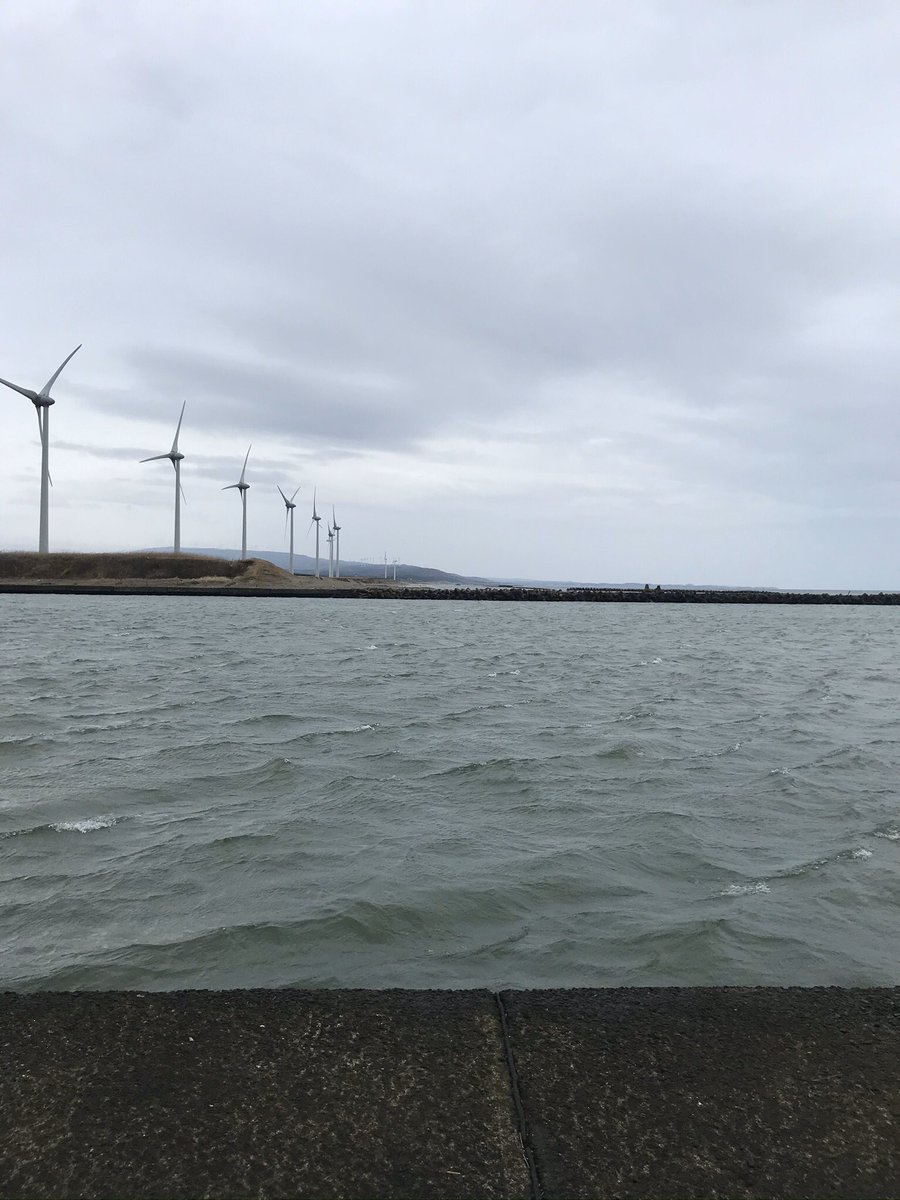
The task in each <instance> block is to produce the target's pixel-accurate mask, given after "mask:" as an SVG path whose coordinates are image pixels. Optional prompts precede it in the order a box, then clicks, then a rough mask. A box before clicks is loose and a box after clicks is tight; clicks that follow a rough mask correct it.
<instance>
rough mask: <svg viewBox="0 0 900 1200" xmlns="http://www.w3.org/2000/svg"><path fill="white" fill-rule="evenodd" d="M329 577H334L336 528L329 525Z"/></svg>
mask: <svg viewBox="0 0 900 1200" xmlns="http://www.w3.org/2000/svg"><path fill="white" fill-rule="evenodd" d="M327 541H328V578H329V579H334V530H333V529H332V528H331V526H330V525H329V526H328V539H327Z"/></svg>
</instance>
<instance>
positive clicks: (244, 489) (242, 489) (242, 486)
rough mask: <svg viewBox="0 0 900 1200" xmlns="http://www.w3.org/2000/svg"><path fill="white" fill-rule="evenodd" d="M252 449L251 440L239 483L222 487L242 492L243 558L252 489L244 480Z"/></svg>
mask: <svg viewBox="0 0 900 1200" xmlns="http://www.w3.org/2000/svg"><path fill="white" fill-rule="evenodd" d="M252 449H253V443H252V442H251V443H250V445H249V446H248V447H247V453H246V454H245V455H244V467H243V470H242V471H241V477H240V479H239V480H238V481H237V483H229V484H228V486H227V487H223V488H222V491H223V492H230V491H231V489H232V488H237V490H238V491H239V492H240V493H241V508H242V509H243V510H244V511H243V520H242V522H241V558H246V557H247V492H248V491H249V490H250V484H249V483H245V482H244V476H245V475H246V473H247V459H248V458H249V457H250V451H251V450H252Z"/></svg>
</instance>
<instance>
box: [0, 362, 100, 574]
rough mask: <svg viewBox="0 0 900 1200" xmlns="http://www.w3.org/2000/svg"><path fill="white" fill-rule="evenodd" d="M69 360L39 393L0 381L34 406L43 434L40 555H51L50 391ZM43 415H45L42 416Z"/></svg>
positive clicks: (51, 401)
mask: <svg viewBox="0 0 900 1200" xmlns="http://www.w3.org/2000/svg"><path fill="white" fill-rule="evenodd" d="M80 349H81V345H80V344H79V345H78V346H76V347H75V349H74V350H73V351H72V354H70V355H69V358H72V356H73V355H75V354H77V353H78V351H79V350H80ZM69 358H65V359H63V361H62V363H61V364H60V365H59V366H58V367H57V368H56V370H55V371H54V372H53V374H52V375H51V376H50V378H49V379H48V380H47V382H46V383H45V384H44V386H43V387H42V388H41V390H40V391H39V392H33V391H32V390H31V388H24V387H19V385H18V384H17V383H10V382H9V380H8V379H0V383H2V384H3V386H4V387H8V388H12V390H13V391H14V392H18V393H19V395H20V396H24V397H25V398H26V399H27V400H30V401H31V403H32V404H33V405H34V408H35V412H36V413H37V423H38V429H39V430H40V434H41V527H40V535H39V539H38V553H39V554H49V553H50V405H51V404H55V403H56V401H55V400H54V399H53V397H52V396H51V395H50V389H51V388H52V387H53V385H54V383H56V381H57V379H59V376H60V374H61V372H62V369H63V367H64V366H65V365H66V363H67V362H68V361H69ZM42 414H43V415H42Z"/></svg>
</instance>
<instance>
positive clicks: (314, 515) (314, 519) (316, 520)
mask: <svg viewBox="0 0 900 1200" xmlns="http://www.w3.org/2000/svg"><path fill="white" fill-rule="evenodd" d="M321 520H322V518H321V517H320V516H319V514H318V513H317V512H316V489H315V488H313V510H312V521H310V523H309V529H312V527H313V523H315V526H316V579H318V578H319V522H320V521H321ZM309 529H307V531H306V532H307V534H308V533H309Z"/></svg>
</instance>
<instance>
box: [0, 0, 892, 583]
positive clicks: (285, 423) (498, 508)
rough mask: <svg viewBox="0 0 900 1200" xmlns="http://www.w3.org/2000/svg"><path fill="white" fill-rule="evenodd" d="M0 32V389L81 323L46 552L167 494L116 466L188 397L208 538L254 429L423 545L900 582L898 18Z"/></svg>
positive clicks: (599, 571)
mask: <svg viewBox="0 0 900 1200" xmlns="http://www.w3.org/2000/svg"><path fill="white" fill-rule="evenodd" d="M0 33H2V34H3V36H4V43H5V45H6V46H7V51H8V52H7V55H6V64H5V71H4V75H3V77H2V79H0V113H3V112H6V113H8V114H12V113H15V120H12V119H11V118H8V119H7V120H5V121H3V120H2V118H0V133H2V136H3V140H4V151H5V163H6V166H7V170H6V171H5V172H4V176H3V178H2V180H0V203H2V204H3V210H4V214H5V223H4V230H3V231H2V232H0V253H2V255H3V261H4V275H5V282H6V287H5V289H4V294H3V295H2V296H0V308H2V312H0V315H2V318H3V319H2V321H0V329H2V330H3V331H4V332H3V336H2V341H0V374H2V375H4V376H5V377H8V378H18V374H17V372H18V373H22V377H23V378H31V377H32V376H33V377H34V378H44V377H46V374H47V370H46V369H45V367H46V363H47V359H48V358H49V359H50V360H55V359H56V358H57V357H58V354H59V353H61V352H64V350H65V347H66V346H68V345H69V344H70V343H71V342H72V338H73V337H75V338H76V340H80V339H81V338H83V339H84V341H85V349H84V350H83V351H82V353H81V354H80V355H79V357H78V359H77V360H75V361H73V363H72V365H71V367H70V368H67V371H66V375H65V376H64V377H63V378H62V379H61V380H60V386H59V389H58V397H59V400H60V403H59V406H58V409H57V410H55V411H54V417H53V425H52V428H53V429H54V431H55V434H54V436H56V435H57V434H58V436H59V439H60V440H59V441H54V453H55V452H56V451H57V450H59V451H66V453H65V455H64V456H61V457H60V459H59V464H60V471H61V475H60V486H59V487H58V488H57V489H56V491H57V492H58V493H59V496H58V499H57V497H56V496H55V497H54V502H55V503H56V504H58V514H57V517H55V519H54V529H55V530H58V531H59V534H58V536H60V537H61V538H65V537H69V539H70V540H74V539H75V538H76V537H78V536H81V530H82V526H83V523H80V522H79V519H78V505H79V504H87V503H88V501H87V498H86V497H87V496H88V495H89V494H90V495H92V496H95V501H94V500H92V503H94V502H96V504H106V503H112V502H113V499H114V497H115V495H116V494H117V493H116V491H115V488H117V487H118V488H120V489H121V492H122V494H123V495H124V494H126V493H127V495H128V496H129V497H131V498H132V499H131V500H130V501H129V502H130V503H133V504H134V505H136V506H137V507H142V506H141V503H140V500H139V497H140V496H141V495H144V496H146V497H147V501H148V504H147V506H146V507H148V508H150V509H152V508H153V507H154V506H156V507H158V505H159V500H158V495H159V491H160V489H161V488H162V487H163V486H165V487H168V486H169V481H168V479H167V478H166V477H165V474H164V472H162V471H160V472H159V478H158V479H157V478H153V479H151V478H150V476H151V475H152V474H153V472H152V470H151V469H150V468H140V470H139V469H138V467H137V466H136V464H135V463H132V462H131V459H132V458H141V457H146V456H147V454H150V453H153V452H154V447H156V452H157V453H160V452H162V451H163V450H164V449H166V448H167V446H168V445H169V439H170V438H171V433H172V429H173V426H174V419H175V418H176V417H177V411H178V408H179V407H180V404H181V402H182V401H184V400H186V401H187V405H188V408H187V415H186V424H185V448H186V450H187V449H188V448H189V458H188V460H187V464H188V465H187V466H186V471H187V470H190V471H191V472H192V476H193V479H194V482H195V487H196V491H197V495H196V497H195V501H194V509H193V512H194V513H195V514H196V520H197V522H198V527H201V523H203V524H202V528H203V533H202V534H198V538H197V540H198V541H201V542H203V543H204V544H211V543H212V542H213V541H214V540H215V538H216V537H223V538H227V537H232V538H233V530H232V529H231V524H229V521H230V517H227V516H223V513H225V512H226V510H225V509H223V507H222V499H221V496H220V495H218V494H217V493H216V487H217V486H220V483H219V481H220V480H222V482H224V481H225V479H227V478H228V477H229V475H230V474H231V473H234V471H235V466H234V464H235V462H236V463H237V469H239V466H240V457H241V456H242V452H243V451H242V447H245V446H246V444H247V442H249V441H251V440H252V441H253V442H254V455H253V457H252V458H251V465H253V466H254V467H255V469H256V470H257V472H258V473H259V476H260V477H265V475H266V474H271V475H275V474H279V475H281V474H283V475H284V477H285V478H288V477H290V478H294V477H296V478H298V479H302V480H303V481H304V484H307V483H310V482H312V483H318V485H319V486H320V487H321V488H324V490H325V491H326V492H328V493H329V494H336V497H337V499H338V501H339V502H340V503H341V504H342V505H346V507H347V511H348V514H349V524H348V528H350V527H353V526H355V528H356V530H357V531H358V533H357V536H359V537H360V538H361V539H364V538H369V539H372V540H373V541H374V540H375V539H377V540H378V541H379V542H380V541H383V540H384V538H385V536H386V530H388V529H389V528H390V529H392V530H393V532H392V533H391V534H390V535H389V536H392V537H393V539H394V540H395V541H397V542H399V541H400V540H401V539H403V538H408V539H411V543H410V544H406V545H404V546H399V545H398V552H399V551H400V550H402V555H401V556H402V557H403V558H404V559H407V560H409V559H412V558H415V557H416V556H419V557H421V558H423V559H427V560H428V561H429V562H441V561H442V560H445V562H446V565H447V566H448V567H450V568H452V569H460V570H464V571H472V572H476V573H480V574H484V573H492V572H495V573H501V572H505V573H509V574H515V575H528V574H531V573H535V572H536V573H539V574H542V575H547V574H555V575H558V576H568V575H570V574H571V573H572V569H573V568H572V561H571V560H572V555H573V554H578V555H579V556H580V559H581V560H584V555H585V554H589V555H590V557H589V559H587V560H584V561H583V566H582V567H581V570H580V573H582V574H587V575H588V576H590V577H595V578H608V577H612V578H615V577H617V576H618V577H626V576H627V577H633V576H634V575H635V574H636V573H637V572H638V571H640V572H643V571H645V570H648V571H650V573H651V574H653V575H654V577H656V576H665V577H667V578H676V577H678V576H679V574H681V575H691V574H694V575H695V574H696V572H697V571H698V570H701V569H702V571H703V572H704V574H705V576H706V577H707V578H718V579H720V580H722V581H725V582H727V581H728V580H729V578H734V577H735V576H736V573H738V572H739V576H740V581H741V582H745V581H747V580H748V579H752V578H753V577H754V576H756V577H758V578H760V579H761V580H763V579H765V580H768V581H772V580H773V578H775V576H777V578H775V581H776V582H778V581H781V582H784V583H791V582H796V583H798V584H811V585H812V584H815V583H816V582H817V581H818V582H822V583H824V582H838V581H840V580H841V579H845V581H846V583H847V584H848V586H849V585H850V584H852V583H853V581H854V579H855V578H856V577H857V576H858V575H859V573H860V572H868V573H869V574H868V576H867V579H866V581H865V583H866V585H868V584H869V583H871V582H872V581H873V580H874V578H875V576H876V575H877V572H878V571H879V570H883V571H886V572H894V571H895V568H894V567H893V566H891V565H889V564H888V563H887V562H886V561H885V559H884V556H883V554H879V555H878V556H877V557H871V558H870V559H866V558H865V556H864V554H865V553H870V550H866V551H865V552H864V551H863V549H862V548H863V547H869V548H870V549H871V554H872V555H875V549H874V547H876V546H878V545H883V533H882V532H880V533H879V536H878V537H876V536H874V535H873V536H869V532H867V531H871V530H874V529H878V530H879V531H882V524H881V523H882V522H883V520H885V519H886V514H889V513H890V512H891V510H892V505H893V502H894V501H895V500H896V493H897V473H896V466H895V464H896V461H897V451H898V442H900V417H898V415H897V413H898V409H897V405H896V402H895V399H894V392H895V388H896V383H895V381H896V379H897V375H898V369H900V353H898V350H897V348H896V345H895V342H896V336H895V331H896V328H897V327H898V319H900V254H898V251H897V250H896V248H895V246H894V240H895V239H894V237H893V230H894V229H895V228H896V224H897V219H898V215H900V214H898V211H897V210H898V208H900V168H897V167H896V166H895V164H894V158H895V155H894V147H893V143H892V140H891V138H892V135H891V130H890V123H889V122H886V121H885V120H884V114H885V113H890V112H892V111H894V110H895V109H896V106H897V102H898V101H900V82H898V78H897V73H896V71H895V69H894V64H893V61H892V55H891V53H890V48H891V47H892V46H894V45H896V41H897V37H898V35H900V14H898V12H897V10H896V8H895V7H894V6H892V5H889V4H887V3H873V4H871V5H868V6H867V7H866V10H865V12H864V13H856V12H854V13H852V14H851V13H850V12H849V10H847V9H846V8H844V7H842V6H840V5H837V4H832V3H825V4H821V3H816V4H812V3H806V2H805V0H801V2H800V3H798V4H796V5H791V6H782V7H780V8H779V7H775V6H744V7H733V6H732V7H721V8H711V7H710V6H707V5H702V4H699V3H696V2H695V0H675V3H671V4H670V3H665V4H664V3H662V2H653V0H640V2H638V3H636V4H633V5H629V6H627V7H626V8H622V9H609V8H606V9H603V8H600V9H598V8H597V7H596V6H595V5H593V4H589V3H587V2H584V3H582V2H580V0H576V2H575V3H573V4H571V5H569V6H567V7H566V9H565V11H561V10H559V9H556V8H551V7H546V6H544V7H541V6H534V5H522V4H519V3H518V2H516V3H512V2H511V0H510V2H506V0H500V2H499V3H498V4H496V5H491V6H490V7H488V8H485V7H481V8H478V7H470V6H461V5H456V4H452V3H450V2H449V0H448V2H446V3H444V2H443V0H441V2H439V3H436V4H434V5H428V6H420V5H412V4H401V5H396V6H391V7H388V8H385V7H383V6H373V5H369V4H366V3H362V0H358V2H357V0H347V2H346V3H344V4H341V5H339V6H335V5H333V4H331V3H325V2H324V0H311V2H310V3H309V4H306V5H304V6H302V7H299V8H298V7H291V6H287V7H285V6H282V5H278V4H276V3H270V2H269V0H261V3H260V4H259V5H254V6H252V7H248V6H244V5H240V4H237V3H232V2H231V0H219V2H217V3H216V4H213V3H212V2H211V0H195V3H192V4H191V5H189V6H185V5H180V4H176V3H174V2H173V0H158V3H156V4H154V5H153V6H146V7H145V6H142V5H136V6H108V5H98V4H88V3H81V2H77V0H48V2H47V3H46V4H43V5H40V6H34V5H29V4H26V3H25V0H10V2H9V4H8V5H6V6H4V10H3V12H2V13H0ZM50 62H52V63H53V70H52V71H49V72H48V71H46V70H45V69H44V66H45V64H47V63H50ZM37 74H40V78H41V81H42V86H41V87H40V88H34V87H33V86H32V82H33V80H34V78H35V77H36V75H37ZM60 348H61V349H60ZM6 411H7V410H4V412H6ZM8 411H9V420H10V422H11V424H10V432H9V436H10V438H11V439H13V440H14V441H15V443H16V445H21V446H22V447H23V448H24V447H26V446H27V450H24V449H23V467H22V471H21V473H20V476H21V477H20V478H18V479H17V478H14V477H12V476H9V477H7V482H6V483H5V484H0V512H2V514H4V519H6V517H8V519H9V521H10V522H11V526H10V528H12V529H13V536H14V537H16V538H18V539H21V540H23V541H25V540H27V539H28V537H30V536H31V524H32V523H33V520H32V518H33V514H32V513H31V512H30V510H29V507H28V504H26V503H23V502H22V498H21V496H20V490H21V488H22V487H25V486H28V484H27V480H28V479H30V478H32V477H31V476H29V475H28V473H27V470H26V466H27V461H33V460H34V452H35V447H34V445H33V443H34V435H33V432H32V428H31V426H33V416H32V414H31V413H30V412H24V413H22V412H20V410H19V409H18V408H11V409H9V410H8ZM29 418H30V424H29ZM145 439H146V441H147V443H148V445H147V449H146V451H136V450H134V449H133V448H134V447H135V446H139V445H143V443H144V441H145ZM232 443H233V445H234V456H233V457H231V451H230V450H229V446H230V445H231V444H232ZM26 454H27V455H31V460H26V459H25V457H24V455H26ZM257 455H258V457H257ZM107 465H111V466H113V467H114V468H115V471H116V472H117V478H116V480H113V479H112V478H111V477H110V476H109V475H108V474H105V473H104V472H105V471H106V470H107ZM163 465H164V464H163ZM34 469H35V470H36V463H35V464H34ZM223 475H224V477H225V479H223ZM67 478H70V479H71V481H72V484H73V488H72V489H71V491H70V492H66V489H65V481H66V479H67ZM76 482H77V484H78V486H77V488H75V487H74V484H75V483H76ZM91 489H94V491H93V492H92V491H91ZM141 489H146V490H145V491H143V492H142V491H141ZM72 496H77V497H81V498H83V499H72V498H71V497H72ZM64 497H69V498H68V499H66V500H65V504H66V505H68V507H67V508H66V507H65V506H64ZM413 507H414V508H415V511H416V513H417V514H418V516H417V519H416V521H412V520H410V519H409V517H408V514H409V513H410V511H411V509H412V508H413ZM265 511H268V510H265ZM573 514H575V516H574V517H573ZM839 514H845V515H843V516H841V515H839ZM846 514H851V516H847V515H846ZM275 518H277V511H276V512H275V517H273V519H275ZM573 520H574V521H575V525H573V524H572V522H573ZM854 522H855V525H854ZM598 525H599V527H602V528H603V529H605V530H607V531H609V532H608V536H605V537H604V538H602V539H594V538H592V537H591V536H590V534H591V533H592V531H593V530H594V529H595V528H596V527H598ZM94 528H97V526H96V524H95V525H94ZM103 530H104V536H106V537H107V538H108V539H110V541H111V542H116V544H121V543H122V542H123V541H125V540H126V539H127V538H129V537H132V536H138V537H139V538H140V540H142V541H144V542H147V541H150V540H153V539H152V538H151V537H149V535H148V534H146V533H144V534H143V535H142V534H141V532H140V530H139V529H138V530H137V531H136V527H135V526H134V525H133V524H132V525H129V526H127V527H126V526H125V525H124V524H122V523H117V518H116V517H114V516H111V517H110V521H109V523H108V524H106V525H104V526H103ZM736 530H740V531H741V533H740V537H741V539H742V541H743V548H742V551H741V554H740V555H739V556H738V555H737V552H736V551H734V550H733V549H732V546H733V544H734V541H735V531H736ZM135 531H136V532H135ZM526 531H527V532H526ZM785 531H788V532H785ZM348 536H349V534H348ZM156 540H158V539H156ZM587 546H596V547H597V548H596V549H591V550H586V549H585V547H587ZM748 547H749V550H748ZM348 550H350V552H352V553H359V554H361V555H362V554H364V553H365V551H366V545H365V544H362V545H360V546H358V547H351V546H348ZM861 555H862V556H863V557H861ZM538 564H540V565H538ZM645 564H651V565H652V567H653V569H652V570H650V566H645ZM773 573H774V575H773ZM882 582H883V584H884V585H885V586H887V585H888V584H890V582H891V580H890V579H887V578H884V579H883V580H882ZM896 584H897V585H898V586H900V579H897V580H896Z"/></svg>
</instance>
